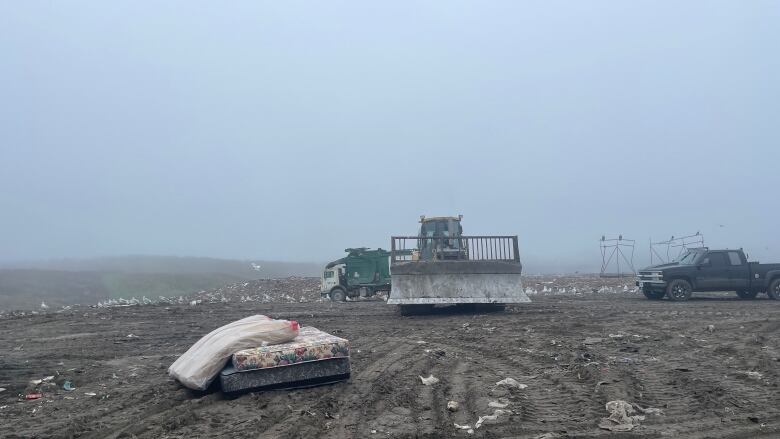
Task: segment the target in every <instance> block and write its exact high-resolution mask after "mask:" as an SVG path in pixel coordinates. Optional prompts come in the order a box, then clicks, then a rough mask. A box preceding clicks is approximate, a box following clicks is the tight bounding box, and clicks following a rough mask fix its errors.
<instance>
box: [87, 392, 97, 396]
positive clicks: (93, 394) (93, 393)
mask: <svg viewBox="0 0 780 439" xmlns="http://www.w3.org/2000/svg"><path fill="white" fill-rule="evenodd" d="M84 394H85V395H87V396H97V393H95V392H85V393H84Z"/></svg>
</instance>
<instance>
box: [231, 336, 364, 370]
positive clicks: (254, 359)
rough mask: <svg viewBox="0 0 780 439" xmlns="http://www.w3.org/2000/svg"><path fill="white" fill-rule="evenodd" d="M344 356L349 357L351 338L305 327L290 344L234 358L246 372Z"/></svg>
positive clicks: (254, 350) (252, 351)
mask: <svg viewBox="0 0 780 439" xmlns="http://www.w3.org/2000/svg"><path fill="white" fill-rule="evenodd" d="M344 357H349V341H347V340H345V339H343V338H339V337H336V336H335V335H330V334H328V333H327V332H322V331H320V330H319V329H317V328H313V327H311V326H305V327H302V328H301V329H300V331H299V332H298V336H297V337H295V339H293V341H291V342H289V343H282V344H276V345H268V346H262V347H259V348H253V349H244V350H242V351H238V352H236V353H235V354H233V359H232V360H233V367H235V368H236V370H238V371H244V370H255V369H266V368H271V367H280V366H290V365H293V364H298V363H307V362H310V361H321V360H328V359H330V358H344Z"/></svg>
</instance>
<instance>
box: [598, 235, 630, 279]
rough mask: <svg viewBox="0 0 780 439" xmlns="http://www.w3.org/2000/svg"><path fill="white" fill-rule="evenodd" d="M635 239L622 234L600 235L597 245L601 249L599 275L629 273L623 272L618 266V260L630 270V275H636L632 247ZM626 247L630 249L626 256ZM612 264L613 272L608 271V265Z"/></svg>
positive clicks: (618, 275)
mask: <svg viewBox="0 0 780 439" xmlns="http://www.w3.org/2000/svg"><path fill="white" fill-rule="evenodd" d="M635 246H636V241H635V240H633V239H625V238H623V235H618V237H617V238H612V239H607V238H606V236H603V235H602V236H601V240H600V241H599V247H600V249H601V273H600V275H599V276H601V277H623V276H624V275H629V273H623V272H622V271H621V267H620V260H621V259H623V261H624V262H625V263H626V267H627V268H628V269H630V270H631V273H630V275H631V276H635V275H636V269H635V268H634V247H635ZM628 249H631V254H630V257H629V256H626V254H627V253H628ZM613 260H614V265H615V268H616V271H615V272H612V273H610V272H608V271H607V270H608V269H609V267H610V266H612V265H613Z"/></svg>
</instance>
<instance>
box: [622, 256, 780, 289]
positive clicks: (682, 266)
mask: <svg viewBox="0 0 780 439" xmlns="http://www.w3.org/2000/svg"><path fill="white" fill-rule="evenodd" d="M636 284H637V286H638V287H639V289H640V290H642V292H643V293H644V294H645V297H647V298H648V299H651V300H660V299H663V297H664V296H666V297H668V298H669V300H674V301H683V300H688V299H689V298H690V297H691V293H693V292H694V291H736V293H737V296H739V297H740V298H742V299H753V298H755V297H756V295H757V294H758V293H763V292H766V293H767V295H768V296H769V297H770V298H772V299H775V300H780V264H759V263H758V262H748V260H747V258H746V257H745V253H744V252H743V251H742V250H710V249H708V248H706V247H703V248H697V249H690V250H688V252H687V253H685V254H684V255H683V257H682V258H680V259H679V260H678V261H676V262H673V263H671V264H663V265H655V266H652V267H648V268H645V269H644V270H640V271H639V275H638V276H637V281H636Z"/></svg>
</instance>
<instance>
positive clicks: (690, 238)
mask: <svg viewBox="0 0 780 439" xmlns="http://www.w3.org/2000/svg"><path fill="white" fill-rule="evenodd" d="M664 247H665V248H666V257H665V258H664V257H663V256H662V253H660V252H659V250H661V251H662V252H663V248H664ZM701 247H704V235H702V234H701V233H700V232H696V233H695V234H693V235H686V236H679V237H674V236H672V237H671V238H669V239H668V240H666V241H658V242H653V241H652V239H651V240H650V265H656V264H657V263H661V264H667V263H669V262H672V261H674V260H676V259H678V258H679V257H680V256H682V255H683V253H685V251H686V250H688V249H689V248H701ZM674 249H678V250H677V254H676V255H675V254H674Z"/></svg>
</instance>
